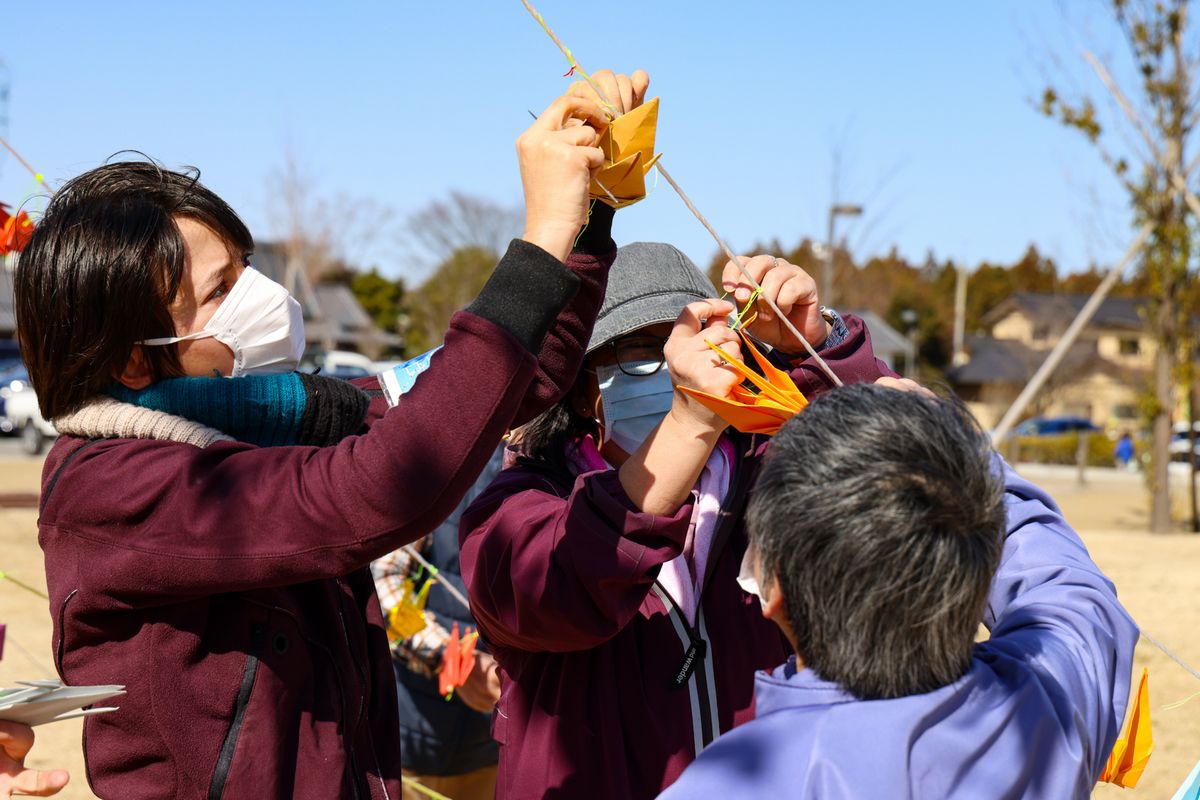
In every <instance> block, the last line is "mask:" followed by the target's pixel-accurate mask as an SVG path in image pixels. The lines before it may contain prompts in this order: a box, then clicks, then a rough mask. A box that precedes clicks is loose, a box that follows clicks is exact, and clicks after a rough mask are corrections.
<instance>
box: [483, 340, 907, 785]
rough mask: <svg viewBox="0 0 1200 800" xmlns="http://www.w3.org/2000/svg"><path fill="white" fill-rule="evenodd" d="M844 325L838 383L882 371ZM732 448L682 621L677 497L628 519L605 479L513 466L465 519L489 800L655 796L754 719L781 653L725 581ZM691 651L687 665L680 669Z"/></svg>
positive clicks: (737, 483) (619, 494) (744, 465)
mask: <svg viewBox="0 0 1200 800" xmlns="http://www.w3.org/2000/svg"><path fill="white" fill-rule="evenodd" d="M847 325H848V327H849V332H850V335H849V336H848V337H847V338H846V339H845V340H844V341H843V342H842V343H841V344H839V345H836V346H834V347H831V348H829V349H828V350H827V351H826V352H825V353H823V354H822V355H823V356H824V358H825V359H826V361H828V362H829V364H830V366H831V367H833V369H834V370H835V371H836V372H837V374H838V375H839V377H841V378H842V380H843V381H845V382H847V383H857V382H863V381H874V380H875V379H876V378H878V377H880V376H881V375H885V374H887V375H890V374H892V373H891V371H890V370H887V368H886V367H884V366H883V365H882V364H881V363H879V362H878V361H877V360H876V359H875V358H874V356H873V354H872V351H871V345H870V336H869V334H868V333H867V331H866V329H865V328H864V327H863V325H862V322H861V321H859V320H857V319H855V318H852V317H851V318H848V319H847ZM793 375H794V377H795V378H796V382H797V384H798V385H799V386H800V388H801V389H802V390H804V391H805V393H806V394H807V395H808V396H809V397H812V396H814V395H816V394H819V393H820V392H822V391H824V390H825V389H826V388H827V386H828V384H827V383H826V380H825V378H824V376H823V375H821V374H820V373H819V372H817V371H816V369H815V367H813V365H812V364H811V363H809V362H804V363H802V364H800V365H799V366H798V367H797V368H795V369H794V370H793ZM737 442H738V458H737V461H736V463H735V464H734V466H733V470H734V471H733V476H732V479H731V482H730V489H729V493H728V495H727V497H726V499H725V503H724V507H723V509H722V512H721V519H720V521H719V522H718V527H717V530H716V532H715V534H714V537H713V544H712V549H711V551H710V554H709V556H708V565H707V574H706V575H705V579H704V584H703V588H702V592H701V597H700V612H699V614H698V616H697V624H696V626H695V627H694V628H692V626H690V625H689V623H688V622H687V620H686V617H684V616H683V615H682V614H681V613H680V612H679V611H677V610H675V609H674V607H673V604H672V603H671V601H670V599H669V597H667V596H666V595H665V593H664V592H662V591H661V589H660V588H659V587H658V586H657V585H656V583H655V577H656V576H657V574H658V571H659V567H661V566H662V565H663V564H664V563H666V562H668V561H670V560H671V559H673V558H675V557H676V556H678V555H679V554H680V552H681V551H682V548H683V543H684V538H685V536H686V534H687V528H688V525H689V521H690V517H691V511H692V506H691V502H688V503H685V504H684V506H683V507H682V508H680V509H679V511H678V512H677V513H676V514H675V515H674V516H671V517H657V516H653V515H650V514H645V513H642V512H640V511H638V509H637V507H636V506H634V505H633V503H632V501H630V500H629V498H628V496H627V495H626V494H625V492H624V490H623V489H622V488H621V483H620V480H619V479H618V476H617V472H616V471H615V470H607V471H601V472H590V473H585V474H582V475H580V476H578V477H575V476H573V475H569V474H563V473H562V472H561V471H558V470H555V469H553V468H551V467H549V466H546V465H544V464H540V463H535V462H529V461H522V462H520V463H518V465H516V466H514V467H513V468H511V469H508V470H505V471H504V472H502V473H501V474H500V476H499V477H498V478H497V479H496V481H495V482H494V483H493V484H492V485H491V486H490V487H489V488H488V490H487V491H486V492H484V494H482V495H481V496H480V497H479V498H478V499H477V500H476V501H475V503H474V504H473V505H472V506H471V507H470V508H469V509H468V511H467V512H466V514H465V515H464V516H463V519H462V523H461V528H460V538H461V544H462V550H461V556H460V558H461V563H462V567H463V577H464V578H465V579H466V582H467V587H468V590H469V592H470V599H471V606H472V611H473V613H474V615H475V619H476V621H477V622H478V624H479V629H480V631H481V633H482V634H483V636H484V637H485V638H486V640H487V642H488V645H489V647H490V648H491V650H492V652H493V653H494V654H495V656H496V659H497V660H498V661H499V663H500V667H501V669H502V674H503V682H502V686H503V689H502V694H501V697H500V702H499V705H498V706H497V709H496V714H495V717H494V721H493V735H494V736H495V738H496V741H497V742H499V743H500V772H499V778H498V784H497V790H496V796H497V798H501V800H507V799H508V798H514V799H515V798H522V799H523V798H534V797H536V798H541V797H548V798H572V800H577V799H578V798H622V800H638V799H639V798H650V797H654V796H655V795H657V794H658V793H659V792H660V791H661V790H662V789H663V788H665V787H666V786H668V785H670V784H671V782H672V781H674V780H675V778H676V777H678V776H679V774H680V772H682V771H683V768H684V767H685V766H687V765H688V764H689V763H690V762H691V761H692V760H693V759H694V758H695V757H696V754H697V752H698V751H699V750H700V749H701V748H702V747H704V746H705V745H707V744H708V743H710V742H711V741H712V740H713V739H714V738H715V737H716V736H717V735H718V734H720V733H722V732H724V731H727V730H729V729H730V728H732V727H734V726H735V725H739V724H741V723H742V722H745V721H747V720H749V719H750V718H751V717H752V716H753V714H754V710H753V694H754V673H755V671H756V670H759V669H766V668H769V667H773V666H775V665H777V664H779V663H780V662H781V661H783V660H786V658H787V656H788V655H789V654H790V652H791V649H790V647H789V646H788V644H787V642H786V641H785V640H784V638H783V637H782V635H781V634H780V632H779V629H778V628H777V627H776V626H775V624H774V623H773V622H770V621H768V620H765V619H763V617H762V611H761V608H760V606H759V603H758V600H757V599H756V598H754V597H752V596H750V595H748V594H746V593H745V592H743V591H742V590H741V588H740V587H739V586H738V584H737V582H736V578H737V574H738V569H739V567H740V566H741V561H742V556H743V555H744V553H745V551H746V533H745V529H744V526H743V518H744V511H745V506H746V501H747V496H748V492H749V490H750V487H751V486H752V485H753V482H754V478H755V475H756V473H757V470H758V466H759V462H760V456H761V454H762V452H763V450H764V449H765V447H766V442H767V440H766V439H765V438H764V437H761V436H756V437H745V436H739V437H738V438H737ZM689 651H693V652H694V653H695V655H697V656H699V658H698V659H693V662H694V663H693V669H692V672H691V674H690V676H688V675H687V673H686V670H685V669H684V667H685V664H686V663H687V660H686V659H687V654H688V652H689ZM677 678H682V680H677Z"/></svg>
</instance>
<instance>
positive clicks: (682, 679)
mask: <svg viewBox="0 0 1200 800" xmlns="http://www.w3.org/2000/svg"><path fill="white" fill-rule="evenodd" d="M654 592H655V594H657V595H658V596H659V598H660V599H661V600H662V601H663V603H664V604H665V605H666V606H667V615H668V617H669V618H670V619H671V623H672V624H673V625H674V626H675V633H676V634H677V635H678V636H679V641H680V642H681V643H682V644H683V646H684V648H685V652H684V656H683V661H682V662H681V663H680V665H679V668H678V669H677V670H676V672H675V674H674V675H672V676H671V684H670V685H671V686H672V687H674V688H682V687H684V686H687V687H688V695H689V698H690V699H691V702H692V735H693V739H694V747H695V751H696V755H700V751H701V750H703V749H704V748H705V747H707V746H708V745H710V744H712V742H713V740H714V739H716V738H717V735H718V734H719V733H720V729H719V727H718V726H719V722H718V719H717V716H716V712H717V708H716V694H715V692H714V689H715V687H714V686H713V684H712V680H711V676H712V667H711V664H710V660H711V659H710V658H709V653H708V641H707V640H706V639H705V638H704V636H703V634H702V632H701V629H700V626H702V625H703V615H704V611H703V609H702V608H701V607H700V605H699V604H697V606H696V625H695V626H692V625H691V624H690V623H689V622H688V620H687V615H686V614H684V613H683V610H682V609H681V608H680V607H679V604H678V603H677V602H676V601H675V598H674V597H672V596H671V593H670V592H668V591H667V590H666V589H665V588H663V586H662V584H660V583H659V582H658V581H657V580H656V581H655V582H654Z"/></svg>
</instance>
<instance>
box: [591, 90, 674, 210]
mask: <svg viewBox="0 0 1200 800" xmlns="http://www.w3.org/2000/svg"><path fill="white" fill-rule="evenodd" d="M657 129H658V98H657V97H656V98H654V99H653V100H651V101H650V102H648V103H644V104H643V105H640V106H638V107H637V108H635V109H634V110H633V111H630V112H628V113H627V114H622V115H621V116H619V117H617V118H616V119H614V120H613V121H612V122H611V123H610V124H609V126H608V130H606V131H605V132H604V134H603V135H601V137H600V142H599V147H600V149H601V150H603V151H604V156H605V158H606V159H607V161H608V163H607V164H605V166H603V167H601V168H600V171H599V172H597V173H596V176H595V177H594V178H593V179H592V185H591V188H590V189H589V190H588V191H589V193H590V194H591V196H592V197H594V198H595V199H597V200H601V201H603V202H605V203H607V204H608V205H610V206H612V207H613V208H624V207H625V206H628V205H632V204H633V203H636V202H637V201H638V200H641V199H642V198H643V197H645V196H646V174H647V173H648V172H650V170H651V169H653V167H654V162H656V161H658V156H656V155H654V135H655V132H656V131H657Z"/></svg>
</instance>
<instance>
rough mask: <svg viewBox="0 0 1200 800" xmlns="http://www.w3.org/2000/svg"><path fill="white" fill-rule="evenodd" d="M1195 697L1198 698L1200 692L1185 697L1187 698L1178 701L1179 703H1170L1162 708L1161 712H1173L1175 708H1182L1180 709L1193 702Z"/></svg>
mask: <svg viewBox="0 0 1200 800" xmlns="http://www.w3.org/2000/svg"><path fill="white" fill-rule="evenodd" d="M1197 697H1200V692H1196V693H1195V694H1193V695H1189V696H1187V697H1185V698H1183V699H1182V700H1180V701H1179V702H1177V703H1170V704H1169V705H1165V706H1162V710H1163V711H1174V710H1175V709H1177V708H1182V707H1183V706H1184V705H1186V704H1187V703H1188V702H1189V701H1191V700H1194V699H1195V698H1197Z"/></svg>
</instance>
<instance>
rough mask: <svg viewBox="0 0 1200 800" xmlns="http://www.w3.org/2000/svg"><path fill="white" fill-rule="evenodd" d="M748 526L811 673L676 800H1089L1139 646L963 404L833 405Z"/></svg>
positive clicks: (847, 400) (786, 454) (680, 788)
mask: <svg viewBox="0 0 1200 800" xmlns="http://www.w3.org/2000/svg"><path fill="white" fill-rule="evenodd" d="M897 388H904V389H906V391H897V390H896V389H897ZM747 516H748V527H749V533H750V553H751V561H752V563H753V572H754V575H755V579H756V583H757V588H756V591H757V592H758V594H759V596H760V598H761V600H762V610H763V614H764V616H766V617H768V618H770V619H771V620H773V621H774V622H775V623H776V624H777V625H778V626H779V629H780V630H781V631H783V633H784V635H786V636H787V638H788V641H789V642H790V643H791V646H792V649H793V650H794V654H793V655H792V657H791V658H790V659H789V660H788V661H787V662H786V663H785V664H784V665H782V666H780V667H778V668H776V669H774V670H773V671H764V672H760V673H759V674H758V677H757V681H756V683H757V685H756V689H755V698H756V703H755V719H754V720H753V721H752V722H748V723H747V724H745V725H743V726H741V727H740V728H737V729H735V730H733V731H730V732H729V733H728V734H726V735H725V736H723V737H721V738H720V739H718V740H717V741H716V743H714V744H713V746H712V747H710V748H708V749H707V750H705V751H704V752H703V753H701V754H700V757H699V758H698V759H697V760H696V761H695V762H694V763H693V764H692V765H691V766H690V767H688V769H687V770H685V771H684V773H683V775H682V776H681V777H680V779H679V781H678V782H676V783H675V785H674V786H672V787H671V788H670V789H668V790H667V791H666V792H665V793H664V794H663V795H662V798H663V800H685V799H690V798H697V800H698V799H699V798H706V799H707V798H721V799H722V800H737V799H738V798H747V800H749V798H755V800H758V798H764V797H770V798H773V799H774V800H801V799H802V798H804V799H811V800H815V799H816V798H834V797H836V798H848V799H849V798H862V800H868V799H872V800H873V798H879V797H911V798H927V797H928V798H933V797H936V798H946V800H958V799H959V798H961V799H962V800H968V799H969V800H976V798H984V797H1003V798H1013V800H1016V799H1017V798H1026V800H1060V799H1061V798H1087V797H1089V796H1090V795H1091V792H1092V788H1093V786H1094V785H1095V783H1096V780H1097V778H1098V777H1099V776H1100V774H1101V770H1102V769H1103V768H1104V766H1105V762H1106V760H1107V758H1108V755H1109V752H1110V751H1111V750H1112V746H1113V743H1114V742H1115V741H1116V738H1117V735H1118V730H1119V728H1120V725H1121V721H1122V719H1123V718H1124V715H1125V706H1126V698H1127V697H1128V696H1129V685H1130V670H1131V666H1132V660H1133V648H1134V645H1135V644H1136V642H1137V638H1138V629H1137V626H1136V625H1135V624H1134V622H1133V620H1132V619H1130V617H1129V615H1128V614H1127V613H1126V612H1125V609H1124V608H1122V606H1121V604H1120V602H1119V601H1118V600H1117V593H1116V590H1115V589H1114V587H1113V584H1112V583H1111V582H1110V581H1109V580H1108V579H1107V578H1105V577H1104V575H1103V574H1102V573H1101V572H1100V569H1099V568H1098V567H1097V566H1096V565H1095V564H1094V563H1093V562H1092V559H1091V558H1090V557H1089V556H1088V552H1087V549H1086V548H1085V547H1084V545H1083V542H1081V541H1080V539H1079V537H1078V535H1076V533H1075V531H1073V530H1071V527H1070V525H1068V524H1067V522H1066V520H1064V519H1063V517H1062V513H1061V512H1060V511H1059V509H1058V507H1057V506H1056V505H1055V504H1054V501H1053V500H1051V499H1050V497H1048V496H1047V495H1046V493H1045V492H1043V491H1042V490H1040V489H1038V488H1037V487H1036V486H1034V485H1032V484H1030V483H1029V482H1027V481H1025V480H1022V479H1021V478H1020V477H1018V476H1017V475H1016V473H1014V472H1013V471H1012V469H1010V468H1009V467H1008V466H1007V465H1006V464H1004V463H1003V462H1002V461H1001V460H1000V458H999V457H998V456H997V455H996V454H995V453H994V452H993V450H992V447H991V440H990V439H989V437H988V436H987V434H986V433H984V432H983V431H982V430H981V429H980V428H979V427H978V425H977V423H976V422H975V421H974V419H973V418H971V416H970V414H969V413H968V412H967V411H966V409H965V407H964V406H962V404H961V403H959V402H957V401H955V400H949V399H940V398H937V397H934V396H933V395H932V394H931V393H929V392H927V391H925V390H922V389H920V388H919V387H916V386H915V385H914V384H911V382H910V383H907V384H903V383H900V382H891V387H890V388H889V387H887V386H846V387H844V388H841V389H837V390H834V391H832V392H829V393H827V394H825V395H824V396H822V397H819V398H817V400H816V401H815V402H813V404H812V405H811V406H809V407H808V408H806V409H805V410H804V411H803V412H801V413H800V414H799V415H797V416H796V417H794V418H793V419H791V420H789V421H788V422H787V423H786V424H785V425H784V426H783V428H782V429H781V430H780V431H779V433H778V435H777V436H776V437H775V439H774V441H772V443H771V446H770V449H769V452H768V455H767V458H766V463H765V465H764V467H763V470H762V473H761V475H760V476H759V478H758V480H757V482H756V484H755V488H754V492H753V494H752V498H751V500H750V508H749V511H748V515H747ZM980 621H982V622H983V623H984V624H985V625H987V627H988V629H989V631H990V634H991V635H990V638H988V640H987V641H984V642H979V643H977V642H976V641H975V639H976V632H977V629H978V626H979V623H980Z"/></svg>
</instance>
